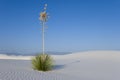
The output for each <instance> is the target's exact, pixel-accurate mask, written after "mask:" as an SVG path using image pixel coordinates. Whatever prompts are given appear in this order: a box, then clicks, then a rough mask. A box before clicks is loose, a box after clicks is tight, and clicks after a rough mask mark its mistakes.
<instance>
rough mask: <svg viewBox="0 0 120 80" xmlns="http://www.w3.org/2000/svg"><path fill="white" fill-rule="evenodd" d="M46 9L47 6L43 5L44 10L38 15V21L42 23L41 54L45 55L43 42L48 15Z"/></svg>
mask: <svg viewBox="0 0 120 80" xmlns="http://www.w3.org/2000/svg"><path fill="white" fill-rule="evenodd" d="M46 9H47V4H45V6H44V10H43V11H42V12H41V13H40V18H39V19H40V21H41V23H42V53H43V54H45V43H44V42H45V41H44V38H45V37H44V33H45V30H44V29H45V23H46V21H47V19H48V15H47V12H46Z"/></svg>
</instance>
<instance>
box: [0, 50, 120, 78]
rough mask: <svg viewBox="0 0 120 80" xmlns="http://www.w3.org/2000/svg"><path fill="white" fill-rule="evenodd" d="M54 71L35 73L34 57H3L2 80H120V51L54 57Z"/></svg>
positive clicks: (0, 64)
mask: <svg viewBox="0 0 120 80" xmlns="http://www.w3.org/2000/svg"><path fill="white" fill-rule="evenodd" d="M53 58H54V59H55V64H56V65H55V67H54V70H53V71H49V72H38V71H34V70H32V69H31V63H30V59H31V56H7V55H0V80H120V76H119V75H120V51H88V52H79V53H74V54H68V55H53Z"/></svg>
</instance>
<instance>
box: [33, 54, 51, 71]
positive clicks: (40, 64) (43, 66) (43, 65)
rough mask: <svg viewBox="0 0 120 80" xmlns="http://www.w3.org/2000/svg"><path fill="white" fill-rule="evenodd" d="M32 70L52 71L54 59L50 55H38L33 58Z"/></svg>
mask: <svg viewBox="0 0 120 80" xmlns="http://www.w3.org/2000/svg"><path fill="white" fill-rule="evenodd" d="M32 68H33V69H34V70H38V71H49V70H52V68H53V58H52V57H51V56H50V55H48V54H38V55H36V56H35V57H33V58H32Z"/></svg>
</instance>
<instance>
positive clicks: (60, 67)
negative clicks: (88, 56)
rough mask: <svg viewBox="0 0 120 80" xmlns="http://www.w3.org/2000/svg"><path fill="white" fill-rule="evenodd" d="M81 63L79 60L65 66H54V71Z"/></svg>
mask: <svg viewBox="0 0 120 80" xmlns="http://www.w3.org/2000/svg"><path fill="white" fill-rule="evenodd" d="M79 62H80V60H77V61H74V62H71V63H66V64H63V65H54V67H53V69H54V70H58V69H63V68H65V67H66V66H69V65H71V64H74V63H79Z"/></svg>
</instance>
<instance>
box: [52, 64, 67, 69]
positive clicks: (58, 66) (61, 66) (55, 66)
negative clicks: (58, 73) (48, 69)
mask: <svg viewBox="0 0 120 80" xmlns="http://www.w3.org/2000/svg"><path fill="white" fill-rule="evenodd" d="M64 67H65V65H54V67H53V69H54V70H58V69H63V68H64Z"/></svg>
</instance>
